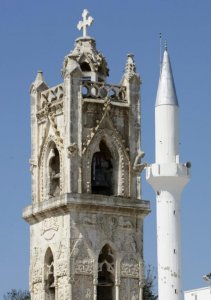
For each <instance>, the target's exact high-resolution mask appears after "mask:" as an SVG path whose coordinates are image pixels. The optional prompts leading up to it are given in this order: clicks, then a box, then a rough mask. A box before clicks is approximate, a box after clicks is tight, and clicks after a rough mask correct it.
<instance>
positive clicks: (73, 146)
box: [67, 143, 78, 158]
mask: <svg viewBox="0 0 211 300" xmlns="http://www.w3.org/2000/svg"><path fill="white" fill-rule="evenodd" d="M67 151H68V154H67V155H68V158H72V157H74V156H76V154H77V153H78V145H77V144H76V143H72V144H71V145H70V146H69V147H68V148H67Z"/></svg>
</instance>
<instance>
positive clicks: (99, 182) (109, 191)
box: [91, 140, 114, 195]
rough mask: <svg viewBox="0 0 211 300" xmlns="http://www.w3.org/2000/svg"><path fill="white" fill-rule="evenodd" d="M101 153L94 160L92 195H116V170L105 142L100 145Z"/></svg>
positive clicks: (95, 155) (96, 153) (96, 154)
mask: <svg viewBox="0 0 211 300" xmlns="http://www.w3.org/2000/svg"><path fill="white" fill-rule="evenodd" d="M99 148H100V151H98V152H95V154H94V155H93V158H92V181H91V182H92V193H93V194H101V195H113V194H114V168H113V159H112V155H111V152H110V150H109V149H108V147H107V146H106V143H105V141H103V140H102V141H101V142H100V144H99Z"/></svg>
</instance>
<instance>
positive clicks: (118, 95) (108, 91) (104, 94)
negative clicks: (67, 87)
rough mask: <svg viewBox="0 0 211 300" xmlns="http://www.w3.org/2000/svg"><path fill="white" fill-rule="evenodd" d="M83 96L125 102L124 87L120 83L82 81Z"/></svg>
mask: <svg viewBox="0 0 211 300" xmlns="http://www.w3.org/2000/svg"><path fill="white" fill-rule="evenodd" d="M82 96H83V98H91V99H99V100H100V99H102V100H104V99H105V98H109V99H110V100H111V101H115V102H123V103H126V102H127V99H126V87H125V86H121V85H113V84H106V83H104V82H103V83H101V82H93V81H88V80H84V81H82Z"/></svg>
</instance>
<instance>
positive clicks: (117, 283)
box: [115, 279, 120, 300]
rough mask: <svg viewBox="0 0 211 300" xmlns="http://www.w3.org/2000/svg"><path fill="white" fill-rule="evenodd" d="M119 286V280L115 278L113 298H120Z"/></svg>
mask: <svg viewBox="0 0 211 300" xmlns="http://www.w3.org/2000/svg"><path fill="white" fill-rule="evenodd" d="M119 286H120V280H119V279H116V281H115V294H116V297H115V300H120V299H119Z"/></svg>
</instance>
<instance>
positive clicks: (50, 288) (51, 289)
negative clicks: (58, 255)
mask: <svg viewBox="0 0 211 300" xmlns="http://www.w3.org/2000/svg"><path fill="white" fill-rule="evenodd" d="M44 280H45V291H46V298H47V299H50V300H55V272H54V256H53V253H52V251H51V248H50V247H48V249H47V250H46V253H45V258H44Z"/></svg>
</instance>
